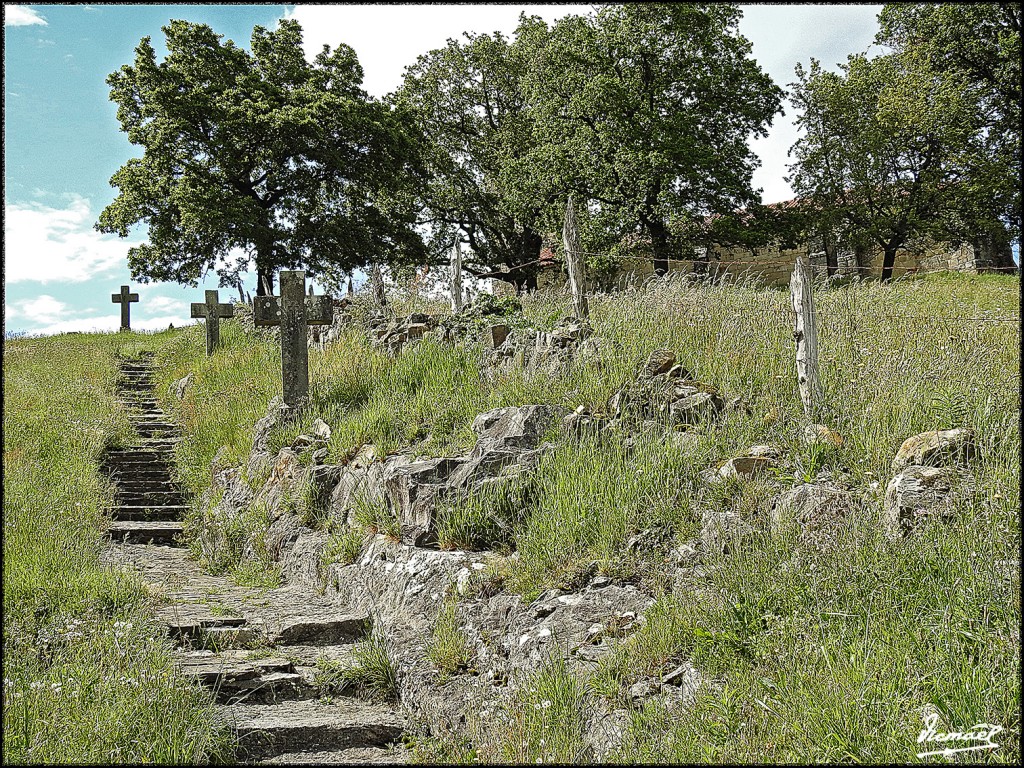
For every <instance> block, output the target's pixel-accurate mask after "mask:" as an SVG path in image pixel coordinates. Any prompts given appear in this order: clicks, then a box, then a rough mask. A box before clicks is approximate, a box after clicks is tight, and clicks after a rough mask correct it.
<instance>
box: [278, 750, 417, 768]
mask: <svg viewBox="0 0 1024 768" xmlns="http://www.w3.org/2000/svg"><path fill="white" fill-rule="evenodd" d="M408 753H409V750H407V749H404V748H402V747H401V746H399V745H394V746H392V747H349V748H348V749H337V750H334V751H333V752H284V753H282V754H280V755H274V756H273V757H268V758H267V759H266V760H262V761H261V762H260V763H259V764H260V765H402V764H404V763H408V762H409V754H408Z"/></svg>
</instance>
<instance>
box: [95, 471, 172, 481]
mask: <svg viewBox="0 0 1024 768" xmlns="http://www.w3.org/2000/svg"><path fill="white" fill-rule="evenodd" d="M107 474H108V475H109V477H110V479H111V480H112V481H113V482H115V483H121V482H122V481H132V480H134V481H136V482H139V481H144V480H156V481H168V480H172V479H173V478H172V477H171V473H170V472H169V471H168V470H166V469H163V470H161V469H134V468H133V469H113V470H111V471H110V472H108V473H107Z"/></svg>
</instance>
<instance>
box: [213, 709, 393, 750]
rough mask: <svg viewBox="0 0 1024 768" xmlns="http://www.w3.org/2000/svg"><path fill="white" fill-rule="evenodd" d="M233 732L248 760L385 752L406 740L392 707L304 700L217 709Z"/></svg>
mask: <svg viewBox="0 0 1024 768" xmlns="http://www.w3.org/2000/svg"><path fill="white" fill-rule="evenodd" d="M218 714H219V717H220V718H221V720H222V722H224V723H225V724H226V725H227V726H228V727H231V728H234V730H235V733H236V735H237V737H238V746H239V752H240V753H241V754H240V756H242V757H243V758H244V759H251V760H253V759H254V760H259V759H263V758H267V757H273V756H275V755H280V754H282V753H286V752H298V751H303V752H326V751H333V750H338V749H346V748H352V747H383V746H386V745H387V744H390V743H391V742H393V741H395V740H396V739H398V738H399V737H400V736H401V735H402V730H403V727H402V725H403V724H402V721H401V718H400V717H399V716H398V714H397V713H396V712H395V711H394V710H393V709H391V708H390V707H387V706H383V705H378V704H369V703H366V702H362V701H359V700H357V699H350V698H339V699H336V700H334V701H332V702H331V703H330V704H325V703H323V702H320V701H316V700H309V699H301V700H297V701H288V702H284V703H282V704H233V705H229V706H222V707H219V708H218Z"/></svg>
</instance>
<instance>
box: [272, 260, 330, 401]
mask: <svg viewBox="0 0 1024 768" xmlns="http://www.w3.org/2000/svg"><path fill="white" fill-rule="evenodd" d="M254 299H255V303H254V306H253V316H254V320H255V323H256V325H279V326H281V377H282V380H283V390H284V401H285V403H286V404H287V405H288V406H289V407H291V408H298V407H301V405H302V403H303V402H304V401H305V400H306V397H307V395H308V393H309V348H308V340H307V338H306V329H307V327H308V326H310V325H330V323H331V320H332V319H333V318H334V304H333V303H332V302H331V297H330V296H307V295H306V273H305V272H303V271H302V270H296V271H284V272H281V297H280V298H278V297H277V296H256V297H254Z"/></svg>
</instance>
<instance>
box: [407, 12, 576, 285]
mask: <svg viewBox="0 0 1024 768" xmlns="http://www.w3.org/2000/svg"><path fill="white" fill-rule="evenodd" d="M546 32H547V26H546V25H545V24H544V22H543V21H542V20H540V19H538V18H536V17H531V18H527V17H525V16H524V17H521V19H520V25H519V29H518V30H517V32H516V35H515V37H514V38H513V39H512V40H509V39H507V38H505V37H504V36H503V35H502V34H501V33H500V32H495V33H493V34H477V35H473V34H469V33H467V34H465V35H464V37H465V39H464V40H462V41H459V40H449V41H448V44H447V46H445V47H444V48H439V49H436V50H432V51H430V52H429V53H427V54H424V55H422V56H420V57H419V58H418V59H417V61H416V62H415V63H414V64H413V65H411V66H409V67H408V68H407V69H406V74H405V79H404V81H403V83H402V85H401V87H400V88H399V89H398V91H396V93H395V94H393V95H392V97H391V100H392V101H393V102H394V103H396V104H398V105H401V106H402V107H404V108H406V109H408V111H409V112H410V113H411V114H412V115H413V116H414V119H415V122H416V125H417V127H418V129H419V131H420V132H421V138H422V142H423V144H422V151H423V156H424V158H425V163H426V167H427V170H428V177H427V182H426V184H424V185H423V186H422V187H421V188H420V190H419V200H420V201H421V212H422V213H421V223H422V224H423V225H424V226H425V228H426V230H427V232H428V233H429V234H428V238H429V239H428V242H429V244H430V246H431V248H432V251H433V253H434V254H435V256H436V257H437V258H439V259H440V258H446V257H447V253H448V251H449V250H450V248H451V246H452V243H453V242H454V240H455V239H459V240H461V241H462V242H464V243H466V244H468V246H469V253H468V254H467V257H466V261H465V262H464V267H465V269H466V270H467V271H469V272H470V273H472V274H475V275H477V276H480V277H496V278H499V279H503V280H507V281H509V282H512V283H515V284H516V285H517V287H519V288H523V287H533V286H535V285H536V273H537V269H538V265H537V263H536V262H537V258H538V256H539V255H540V250H541V245H542V240H543V236H542V232H543V229H542V226H543V224H542V222H543V219H544V213H545V211H546V210H547V208H548V207H549V206H550V205H551V204H552V203H554V202H555V200H556V199H558V198H559V195H558V194H556V191H555V189H554V187H555V183H554V182H555V179H554V178H553V177H551V176H541V175H538V174H531V173H528V172H525V171H524V168H525V167H526V166H527V164H528V162H529V157H530V155H531V153H532V152H533V151H535V149H536V145H537V139H536V137H535V131H534V121H533V115H532V112H531V109H530V105H529V104H528V102H527V100H526V98H525V95H524V93H523V88H522V82H523V77H524V75H525V72H526V70H527V68H528V67H529V64H530V61H531V58H532V51H533V50H534V49H535V48H536V46H537V44H538V39H541V38H543V36H544V35H545V34H546ZM561 199H562V200H563V201H564V195H562V196H561Z"/></svg>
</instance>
